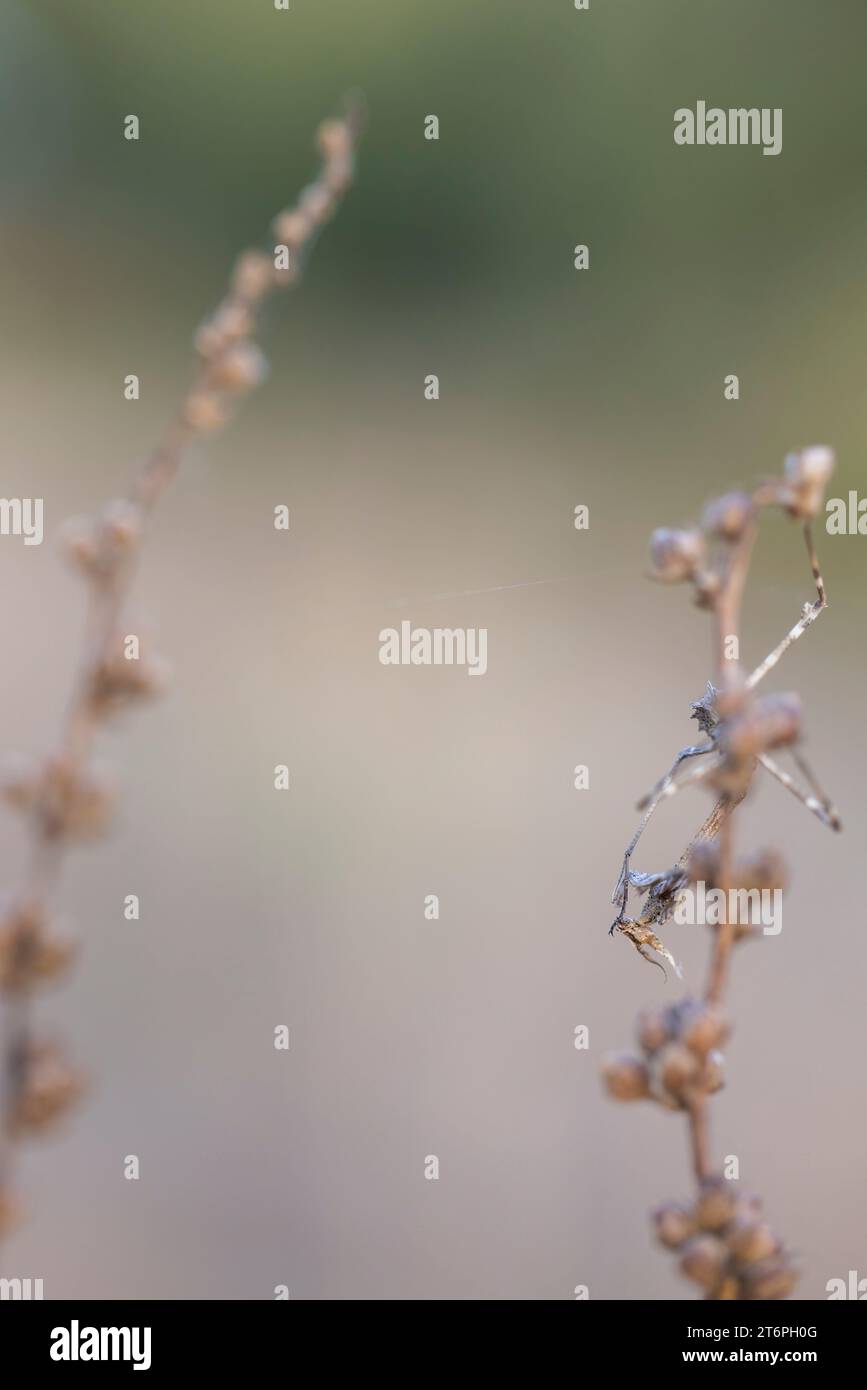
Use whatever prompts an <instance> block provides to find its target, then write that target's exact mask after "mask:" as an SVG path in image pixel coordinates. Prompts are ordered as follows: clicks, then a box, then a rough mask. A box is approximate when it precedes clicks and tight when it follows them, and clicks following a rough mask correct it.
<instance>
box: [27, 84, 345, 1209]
mask: <svg viewBox="0 0 867 1390" xmlns="http://www.w3.org/2000/svg"><path fill="white" fill-rule="evenodd" d="M360 132H361V111H360V108H359V107H358V106H357V105H355V106H352V107H351V108H349V109H348V110H347V115H346V117H345V119H343V120H334V121H327V122H325V123H324V124H323V125H322V126H321V127H320V130H319V132H318V144H319V148H320V151H321V154H322V157H323V163H322V167H321V170H320V172H319V174H318V175H317V178H316V179H315V181H314V182H313V183H312V184H310V185H309V186H308V188H306V189H305V190H304V192H303V193H302V194H301V197H300V199H299V201H298V203H297V204H296V205H295V207H293V208H289V209H287V210H286V211H284V212H283V213H281V214H280V215H279V216H278V217H277V218H276V219H275V222H274V234H275V238H276V242H277V244H276V245H275V246H274V249H273V253H265V252H263V251H248V252H245V253H243V254H242V256H241V257H240V258H239V260H238V261H237V263H236V265H235V268H234V271H233V275H232V281H231V286H230V290H229V293H228V295H227V297H226V299H225V300H224V301H223V303H222V304H221V305H220V306H219V307H218V309H217V311H216V312H215V314H214V316H213V318H212V319H211V320H210V321H209V322H207V323H206V324H204V325H203V326H202V328H201V329H200V330H199V333H198V335H197V338H196V346H197V349H198V352H199V356H200V365H199V368H198V371H197V373H196V375H195V378H194V381H193V384H192V385H191V387H190V388H189V390H188V392H187V394H186V396H185V397H184V400H183V402H182V404H181V407H180V409H179V411H178V414H177V416H176V417H175V418H174V419H173V420H172V421H171V422H170V423H169V425H168V427H167V428H166V430H165V432H164V434H163V436H162V438H161V439H160V440H159V442H158V444H157V446H156V448H155V449H154V451H153V452H152V454H151V455H150V457H149V458H148V459H147V461H146V462H145V463H144V464H143V465H142V467H141V468H140V470H139V471H138V472H137V473H136V475H135V476H134V477H133V479H132V483H131V486H130V489H129V492H128V494H127V496H126V498H124V499H122V500H121V501H120V502H119V503H118V502H116V503H113V504H111V506H110V508H109V509H107V511H106V513H105V514H104V515H103V517H102V519H101V520H100V521H99V522H98V523H97V524H96V525H95V527H94V526H92V527H90V528H89V530H88V531H87V532H86V533H85V534H83V535H79V536H78V537H77V538H75V539H74V541H73V542H72V545H71V555H72V558H73V560H74V561H75V562H76V563H77V565H78V567H79V568H80V569H81V570H82V571H83V572H84V573H85V575H86V577H87V579H88V580H89V594H88V610H87V618H86V624H85V639H84V645H83V652H82V656H81V660H80V664H79V668H78V672H77V675H76V678H75V681H74V684H73V689H72V694H71V697H70V699H69V702H68V705H67V709H66V714H65V718H64V721H63V725H62V729H61V733H60V738H59V741H58V744H57V747H56V749H55V752H54V755H53V756H52V758H51V759H50V760H49V761H48V763H47V764H46V766H45V767H44V768H43V769H42V770H40V772H39V773H38V775H36V776H35V777H34V778H32V779H31V781H30V783H27V784H25V783H21V782H20V781H19V783H17V784H15V785H14V786H13V787H12V791H11V795H10V799H12V800H14V802H15V803H16V804H17V805H19V806H20V807H22V808H23V809H25V810H26V811H27V813H28V827H29V839H30V848H29V856H28V866H27V871H26V874H25V879H24V882H23V885H22V886H21V889H20V891H19V893H18V895H17V896H16V900H15V913H16V920H17V921H18V923H19V924H20V923H24V924H25V928H24V929H23V930H21V931H19V936H20V940H18V939H17V938H16V939H15V941H14V942H13V944H12V946H11V947H10V948H9V949H10V951H13V952H14V953H15V954H14V960H12V964H11V966H10V969H9V971H8V972H7V973H8V974H10V978H11V980H12V983H11V984H9V983H7V984H6V985H5V987H4V988H3V996H4V1013H3V1019H4V1027H3V1032H2V1041H0V1047H2V1052H0V1080H2V1097H0V1234H2V1232H3V1227H4V1214H5V1212H6V1209H7V1206H8V1203H9V1189H10V1180H11V1170H12V1163H13V1154H14V1147H15V1144H14V1141H15V1140H16V1139H17V1137H18V1135H19V1134H20V1133H21V1132H22V1131H24V1130H26V1129H28V1128H41V1127H42V1126H41V1123H35V1122H34V1123H33V1124H30V1123H26V1122H25V1120H27V1119H28V1117H29V1120H34V1121H36V1120H39V1119H41V1118H45V1119H46V1121H47V1120H50V1119H53V1118H54V1115H55V1112H56V1113H59V1112H60V1111H61V1110H62V1109H64V1108H65V1104H66V1102H67V1101H69V1100H71V1099H72V1098H73V1096H74V1093H75V1092H76V1091H77V1090H78V1089H79V1082H78V1078H77V1076H76V1075H75V1074H74V1073H72V1072H71V1070H69V1069H66V1070H64V1069H63V1067H62V1066H61V1065H60V1064H59V1063H58V1061H57V1059H56V1058H55V1059H54V1070H53V1072H52V1073H51V1075H50V1077H49V1082H51V1083H52V1084H46V1081H45V1078H44V1076H43V1077H42V1081H41V1090H40V1092H39V1101H40V1105H39V1106H37V1107H35V1108H34V1105H33V1104H32V1100H33V1097H32V1096H30V1095H29V1092H30V1091H31V1090H32V1089H33V1087H34V1084H35V1083H34V1076H33V1067H32V1065H31V1058H32V1055H33V1049H34V1041H33V1037H32V1017H31V989H32V986H33V985H34V984H35V983H36V979H35V977H34V978H30V977H29V975H28V971H27V969H26V966H27V964H28V960H29V957H30V956H32V954H33V952H34V950H35V949H36V948H37V946H38V942H37V940H36V933H37V930H41V924H42V923H44V921H45V919H46V918H47V916H48V914H49V912H50V910H51V906H52V903H53V899H54V896H55V891H56V887H57V881H58V877H59V874H60V870H61V867H62V859H63V854H64V851H65V849H66V847H67V845H68V843H69V841H70V839H72V838H74V836H75V834H76V832H77V830H81V831H84V830H91V829H94V828H95V827H93V826H76V824H75V822H76V819H77V818H78V819H80V818H81V817H82V816H83V815H84V816H85V818H87V816H88V815H90V816H92V815H93V814H94V813H98V816H97V819H99V820H100V823H101V821H102V819H103V814H102V813H103V812H104V811H105V810H106V805H105V802H106V797H107V792H106V790H105V788H103V787H101V786H100V785H99V784H98V783H97V782H95V781H94V778H93V773H92V770H91V761H92V756H93V752H94V746H95V743H96V740H97V736H98V734H99V733H100V732H101V730H102V728H103V726H104V724H105V722H106V718H107V716H108V715H109V714H110V713H111V712H113V710H114V708H115V707H116V706H119V705H120V706H122V705H124V704H126V703H129V702H131V700H132V698H133V697H134V696H136V695H142V694H147V693H155V689H151V688H149V681H148V680H147V679H144V678H143V675H142V674H137V675H136V677H135V680H134V681H133V682H132V683H131V681H130V677H129V676H128V675H127V673H125V672H124V671H123V670H122V669H120V670H119V669H118V656H119V642H121V641H122V636H121V627H120V624H121V621H122V619H123V617H124V614H125V612H126V608H127V603H128V600H129V597H130V593H131V590H132V587H133V583H134V579H135V574H136V570H137V563H138V555H139V550H140V544H141V541H142V540H143V536H144V530H145V526H146V522H147V520H148V518H149V516H150V514H151V513H152V512H153V510H154V508H155V507H156V506H157V504H158V503H159V501H160V500H161V498H162V496H163V494H164V493H165V492H166V491H167V489H168V488H169V487H170V486H171V484H172V482H173V480H174V478H175V476H176V474H177V472H178V469H179V468H180V466H181V462H182V459H183V457H184V454H185V452H186V450H187V448H188V447H189V445H190V444H191V443H192V442H193V441H194V440H196V439H197V438H198V437H199V436H201V435H202V434H203V433H206V432H210V431H212V430H214V429H217V428H219V427H220V426H222V425H223V424H225V423H226V422H227V420H228V419H229V418H230V414H231V410H232V407H233V405H234V403H235V402H236V400H237V399H239V398H240V397H241V396H242V395H244V394H245V393H246V392H248V391H250V390H252V389H253V388H254V387H255V386H256V385H258V384H259V382H260V380H261V379H262V376H263V366H264V358H263V357H262V356H261V353H260V352H259V349H258V347H257V346H256V344H255V342H254V341H253V335H254V334H255V332H256V330H257V328H258V325H259V321H260V316H261V310H262V307H263V305H264V304H265V303H266V301H267V300H268V298H269V297H270V296H271V294H272V293H273V292H274V291H275V290H277V289H279V288H284V287H288V286H290V285H293V284H294V283H295V282H296V281H297V279H298V277H299V272H300V268H301V264H302V261H303V257H304V254H305V252H306V251H307V249H308V248H309V246H310V245H311V244H312V241H313V240H314V238H315V235H316V233H317V231H318V229H319V228H320V227H321V225H322V224H323V223H324V222H325V221H326V220H327V219H328V218H329V217H330V216H331V215H332V214H333V212H334V211H335V209H336V206H337V203H338V202H339V200H340V198H341V196H342V195H343V194H344V193H345V191H346V190H347V188H348V187H349V185H350V184H351V182H352V178H353V173H354V161H355V152H356V147H357V143H358V139H359V136H360ZM153 684H154V685H155V684H156V682H153ZM33 924H38V926H37V927H34V925H33ZM13 967H14V968H13ZM22 967H25V968H24V969H23V976H22ZM28 1102H30V1103H28ZM22 1110H26V1111H27V1115H26V1116H24V1115H22ZM4 1204H5V1205H4Z"/></svg>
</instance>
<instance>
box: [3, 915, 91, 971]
mask: <svg viewBox="0 0 867 1390" xmlns="http://www.w3.org/2000/svg"><path fill="white" fill-rule="evenodd" d="M74 955H75V946H74V945H73V943H72V942H71V941H66V940H63V939H62V938H59V937H55V936H51V935H49V933H48V928H47V922H46V915H45V912H44V910H43V909H42V908H41V907H39V906H36V905H35V904H34V905H27V904H23V903H22V904H19V905H13V906H12V907H10V908H8V909H7V911H6V912H5V913H4V915H3V919H2V923H0V988H2V989H4V990H6V991H8V992H9V993H22V994H23V993H27V992H29V991H30V990H32V989H35V988H36V987H37V986H38V985H40V984H43V983H46V982H47V981H50V980H56V979H57V978H58V977H59V976H61V975H63V974H64V973H65V972H66V970H67V969H68V968H69V966H70V964H71V962H72V959H73V957H74Z"/></svg>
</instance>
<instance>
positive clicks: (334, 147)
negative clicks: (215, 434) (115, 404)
mask: <svg viewBox="0 0 867 1390" xmlns="http://www.w3.org/2000/svg"><path fill="white" fill-rule="evenodd" d="M355 139H356V136H355V132H354V130H353V126H352V122H351V121H350V120H348V119H347V120H331V121H324V122H323V124H322V125H321V126H320V127H319V130H318V132H317V144H318V147H319V151H320V153H321V155H322V157H323V165H322V170H321V172H320V174H319V176H318V178H317V179H316V180H315V182H313V183H311V184H310V185H309V186H308V187H307V188H305V189H304V190H303V191H302V193H301V195H300V196H299V198H298V201H297V202H296V203H295V204H294V206H293V207H291V208H286V209H285V210H284V211H283V212H281V213H279V214H278V215H277V217H275V219H274V222H273V224H272V226H273V232H274V235H275V237H276V245H275V247H274V252H273V254H271V255H269V254H267V253H266V252H264V251H244V252H243V253H242V255H240V256H239V257H238V260H237V261H236V262H235V267H234V270H233V271H232V277H231V281H230V287H229V293H228V295H227V296H226V298H225V299H224V300H223V302H222V303H221V304H220V305H219V306H218V308H217V309H216V311H215V312H214V314H213V315H212V316H211V317H210V318H209V319H207V320H206V321H205V322H204V323H203V324H202V325H201V327H200V328H199V329H198V330H197V332H196V335H195V339H194V342H195V347H196V351H197V352H198V354H199V356H200V357H201V359H202V372H201V375H200V378H199V380H198V381H197V382H196V384H195V386H194V387H193V389H192V390H191V392H190V394H189V396H188V397H187V399H186V402H185V403H184V407H183V411H182V421H183V424H184V425H185V426H186V428H187V429H188V430H190V431H191V432H193V433H209V432H211V431H213V430H217V429H220V428H221V427H222V426H223V425H225V424H226V422H227V421H228V420H229V418H230V416H231V412H232V406H233V403H234V401H235V400H237V399H238V398H240V397H242V396H244V395H246V394H247V393H248V392H250V391H252V390H254V389H255V387H257V386H259V385H261V383H262V382H263V381H264V380H265V377H266V375H267V372H268V363H267V359H266V357H265V354H264V353H263V352H262V350H261V348H260V347H259V346H258V344H257V343H255V342H254V341H253V338H252V334H253V332H254V330H255V327H256V319H257V314H258V312H259V310H260V308H261V305H262V302H263V301H264V300H265V299H266V297H267V296H268V295H269V294H270V293H271V291H272V290H274V289H275V288H286V287H287V286H289V285H293V284H295V282H296V281H297V279H298V277H299V274H300V271H301V266H302V262H303V258H304V254H305V252H306V250H307V248H308V246H309V244H310V243H311V242H312V240H313V237H314V236H315V234H316V232H317V231H318V230H319V228H320V227H321V226H322V225H323V224H324V223H325V222H327V221H328V220H329V218H331V217H332V216H333V215H334V213H335V211H336V209H337V204H338V202H339V199H340V197H341V196H342V195H343V194H344V193H345V192H346V190H347V189H348V188H349V186H350V184H351V183H352V179H353V176H354V170H355Z"/></svg>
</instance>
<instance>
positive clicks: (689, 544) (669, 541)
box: [650, 526, 705, 584]
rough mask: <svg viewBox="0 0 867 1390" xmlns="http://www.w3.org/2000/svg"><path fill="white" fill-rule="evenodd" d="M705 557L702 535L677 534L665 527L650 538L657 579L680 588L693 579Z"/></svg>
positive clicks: (654, 571)
mask: <svg viewBox="0 0 867 1390" xmlns="http://www.w3.org/2000/svg"><path fill="white" fill-rule="evenodd" d="M704 557H705V543H704V536H703V535H702V534H701V531H695V530H693V531H684V530H675V529H673V528H671V527H668V526H661V527H659V528H658V529H657V530H656V531H654V533H653V535H652V536H651V537H650V559H651V562H652V565H653V571H652V573H653V578H654V579H661V580H663V581H665V582H666V583H672V584H676V583H678V582H679V581H680V580H684V579H692V578H693V577H694V575H695V574H696V573H697V571H698V569H699V567H700V566H701V565H702V564H703V562H704Z"/></svg>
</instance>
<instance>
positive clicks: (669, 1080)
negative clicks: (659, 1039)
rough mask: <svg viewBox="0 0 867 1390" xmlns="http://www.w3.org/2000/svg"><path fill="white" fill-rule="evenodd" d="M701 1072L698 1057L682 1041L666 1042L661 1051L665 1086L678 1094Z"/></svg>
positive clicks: (660, 1069)
mask: <svg viewBox="0 0 867 1390" xmlns="http://www.w3.org/2000/svg"><path fill="white" fill-rule="evenodd" d="M698 1073H699V1062H698V1058H697V1057H696V1056H695V1054H694V1053H692V1052H690V1050H689V1048H688V1047H684V1045H683V1043H681V1042H671V1043H666V1045H665V1047H663V1048H662V1050H661V1051H660V1053H659V1075H660V1079H661V1081H662V1084H663V1086H665V1087H666V1089H667V1090H669V1091H672V1092H673V1093H674V1094H675V1095H677V1094H678V1093H679V1092H680V1091H682V1090H683V1089H684V1087H686V1086H688V1085H689V1083H690V1082H691V1081H695V1079H696V1077H697V1076H698Z"/></svg>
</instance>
